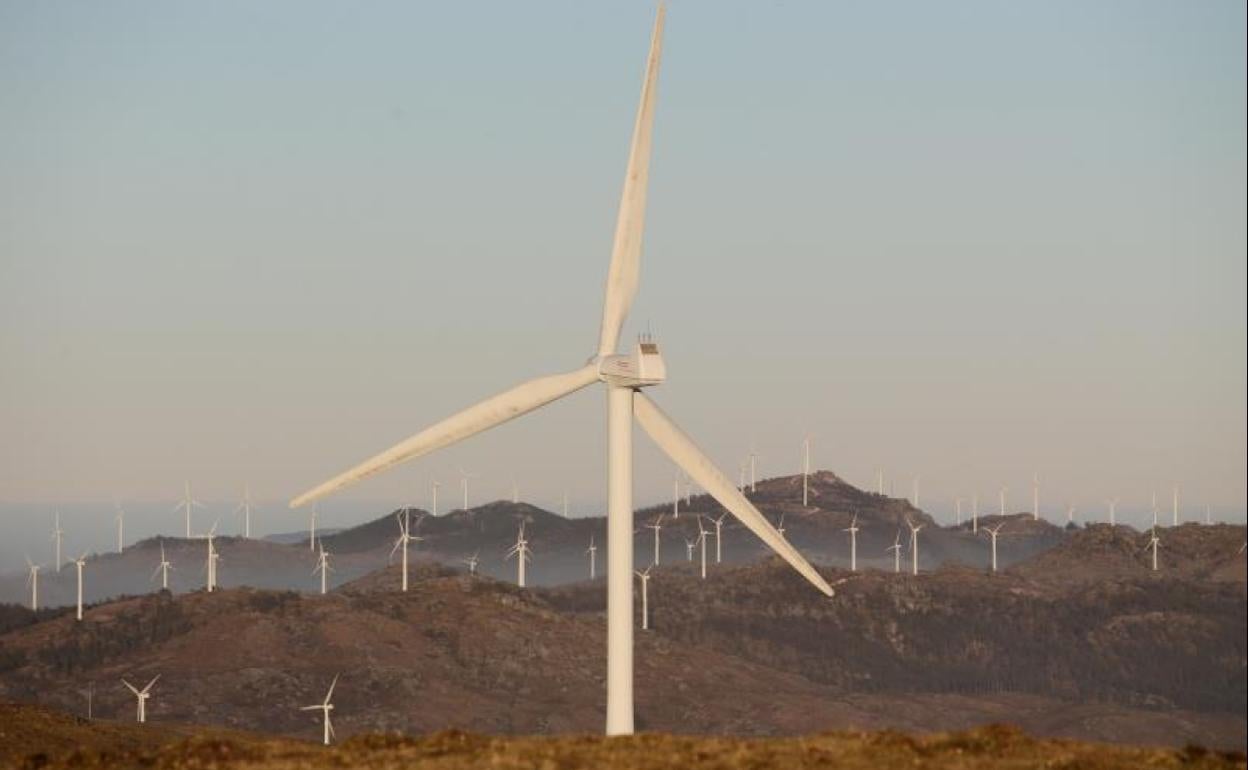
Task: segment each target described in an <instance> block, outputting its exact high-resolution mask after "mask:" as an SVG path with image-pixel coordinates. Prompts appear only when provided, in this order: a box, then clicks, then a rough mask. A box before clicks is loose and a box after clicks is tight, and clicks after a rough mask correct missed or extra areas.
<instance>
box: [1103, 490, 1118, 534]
mask: <svg viewBox="0 0 1248 770" xmlns="http://www.w3.org/2000/svg"><path fill="white" fill-rule="evenodd" d="M1105 504H1106V505H1107V506H1109V526H1111V527H1116V526H1118V498H1116V497H1114V498H1111V499H1109V500H1106V501H1105Z"/></svg>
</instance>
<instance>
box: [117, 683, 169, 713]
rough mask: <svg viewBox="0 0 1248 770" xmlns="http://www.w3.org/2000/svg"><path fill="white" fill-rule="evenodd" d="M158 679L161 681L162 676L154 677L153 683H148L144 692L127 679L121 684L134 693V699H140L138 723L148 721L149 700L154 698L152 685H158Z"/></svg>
mask: <svg viewBox="0 0 1248 770" xmlns="http://www.w3.org/2000/svg"><path fill="white" fill-rule="evenodd" d="M157 679H160V674H157V675H156V676H154V677H152V681H150V682H148V683H147V685H146V686H145V687H144V688H143V689H142V690H140V689H139V688H137V687H135V686H134V685H132V684H130V683H129V682H127V681H126V680H125V679H122V680H121V683H122V684H124V685H125V686H126V688H127V689H128V690H130V692H132V693H134V697H135V698H137V699H138V716H137V719H136V721H138V722H146V721H147V699H148V698H150V697H152V685H154V684H156V680H157Z"/></svg>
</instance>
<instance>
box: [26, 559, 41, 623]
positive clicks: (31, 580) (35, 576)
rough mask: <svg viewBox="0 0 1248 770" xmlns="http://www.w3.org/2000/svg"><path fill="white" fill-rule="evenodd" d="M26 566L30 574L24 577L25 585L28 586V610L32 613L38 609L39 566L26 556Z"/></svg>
mask: <svg viewBox="0 0 1248 770" xmlns="http://www.w3.org/2000/svg"><path fill="white" fill-rule="evenodd" d="M26 566H27V567H29V568H30V573H29V574H28V575H27V576H26V585H28V586H30V609H31V610H32V611H34V610H38V609H39V565H38V564H35V563H34V562H32V561H31V560H30V557H29V556H27V557H26Z"/></svg>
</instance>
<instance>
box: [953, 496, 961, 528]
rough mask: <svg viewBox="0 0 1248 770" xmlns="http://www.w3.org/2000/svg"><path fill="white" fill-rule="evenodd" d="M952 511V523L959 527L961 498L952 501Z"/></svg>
mask: <svg viewBox="0 0 1248 770" xmlns="http://www.w3.org/2000/svg"><path fill="white" fill-rule="evenodd" d="M953 511H954V513H953V516H954V523H955V524H956V525H957V526H959V527H960V526H962V498H960V497H959V498H957V499H956V500H954V501H953Z"/></svg>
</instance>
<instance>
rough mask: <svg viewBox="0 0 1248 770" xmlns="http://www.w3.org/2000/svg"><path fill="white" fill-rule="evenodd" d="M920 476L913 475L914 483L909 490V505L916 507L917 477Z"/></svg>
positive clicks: (917, 500) (917, 505) (917, 499)
mask: <svg viewBox="0 0 1248 770" xmlns="http://www.w3.org/2000/svg"><path fill="white" fill-rule="evenodd" d="M920 478H921V477H920V476H915V477H914V483H913V485H912V486H911V490H910V506H911V507H912V508H915V509H917V508H918V507H919V479H920Z"/></svg>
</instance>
